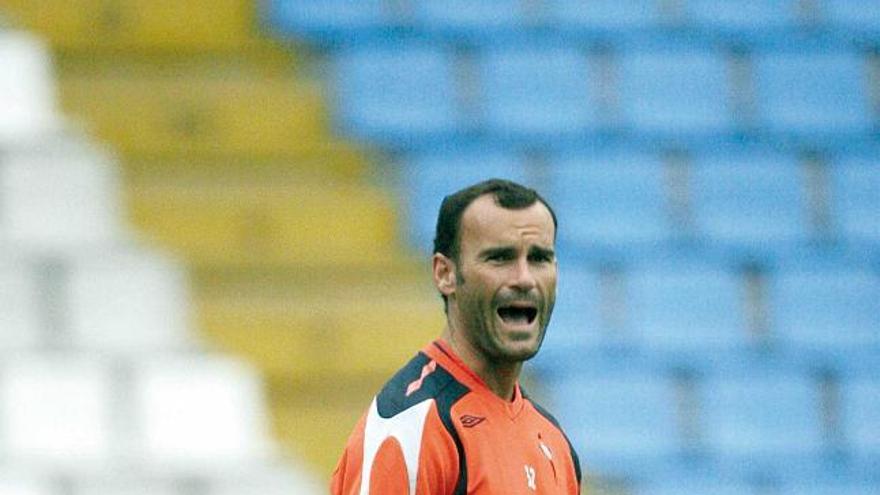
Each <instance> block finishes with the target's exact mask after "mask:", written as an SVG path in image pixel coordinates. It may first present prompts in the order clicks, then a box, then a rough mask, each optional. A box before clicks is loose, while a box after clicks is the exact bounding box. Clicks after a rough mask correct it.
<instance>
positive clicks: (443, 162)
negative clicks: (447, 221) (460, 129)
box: [399, 147, 530, 253]
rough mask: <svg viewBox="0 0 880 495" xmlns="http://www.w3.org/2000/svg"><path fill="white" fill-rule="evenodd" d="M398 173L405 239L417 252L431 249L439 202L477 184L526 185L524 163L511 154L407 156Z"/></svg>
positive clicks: (468, 151) (466, 151)
mask: <svg viewBox="0 0 880 495" xmlns="http://www.w3.org/2000/svg"><path fill="white" fill-rule="evenodd" d="M403 167H404V168H403V170H402V174H401V175H402V178H401V188H400V191H399V194H400V196H401V198H402V199H403V201H404V205H405V206H404V208H405V209H406V222H407V225H408V229H407V230H408V238H409V241H410V243H411V245H412V246H414V247H416V248H417V249H418V250H419V251H420V252H423V253H430V252H431V250H432V249H433V242H434V233H435V228H436V226H437V214H438V212H439V211H440V203H442V202H443V198H444V197H445V196H446V195H448V194H452V193H454V192H455V191H457V190H459V189H461V188H463V187H466V186H469V185H471V184H474V183H476V182H479V181H481V180H486V179H492V178H499V179H508V180H513V181H516V182H519V183H529V182H530V181H529V177H528V174H527V168H526V166H525V164H524V159H523V158H522V157H521V156H518V155H516V154H515V153H513V152H511V151H506V150H497V149H489V148H476V147H475V148H462V149H454V150H446V151H436V152H425V153H416V154H411V155H409V156H408V157H407V159H406V161H405V163H404V165H403Z"/></svg>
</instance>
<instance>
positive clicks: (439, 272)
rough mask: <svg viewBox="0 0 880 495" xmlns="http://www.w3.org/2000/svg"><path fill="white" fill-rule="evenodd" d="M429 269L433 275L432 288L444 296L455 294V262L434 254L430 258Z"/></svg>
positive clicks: (456, 283)
mask: <svg viewBox="0 0 880 495" xmlns="http://www.w3.org/2000/svg"><path fill="white" fill-rule="evenodd" d="M431 264H432V266H431V268H432V273H433V275H434V286H435V287H437V290H438V291H440V293H441V294H443V295H444V296H447V297H448V296H451V295H452V294H454V293H455V288H456V286H457V285H458V281H457V280H456V279H455V262H454V261H452V260H451V259H449V258H447V257H446V256H445V255H443V254H441V253H434V257H433V258H431Z"/></svg>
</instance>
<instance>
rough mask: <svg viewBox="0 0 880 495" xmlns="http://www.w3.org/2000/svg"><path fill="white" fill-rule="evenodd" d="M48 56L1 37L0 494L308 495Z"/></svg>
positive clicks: (26, 38) (238, 364) (20, 40)
mask: <svg viewBox="0 0 880 495" xmlns="http://www.w3.org/2000/svg"><path fill="white" fill-rule="evenodd" d="M7 7H9V8H10V9H16V8H18V10H16V12H17V14H19V15H21V16H22V17H24V18H28V15H32V14H33V15H37V14H41V13H48V12H49V11H50V10H51V5H47V4H41V5H40V6H35V5H30V4H28V5H19V6H18V7H16V6H15V5H12V4H11V3H9V4H7V3H3V4H0V10H3V12H4V13H5V12H6V10H5V9H6V8H7ZM28 7H33V9H31V10H28ZM81 7H82V6H81ZM63 8H64V7H58V9H59V10H62V11H63ZM44 9H45V10H44ZM52 12H54V13H56V14H57V13H58V11H57V10H56V11H52ZM35 13H36V14H35ZM91 14H92V15H93V14H94V12H91ZM50 17H51V16H50ZM79 19H81V17H80V18H78V20H79ZM31 20H32V21H33V19H31ZM153 20H155V18H153ZM42 21H43V19H42V18H41V19H39V20H38V23H39V22H42ZM58 29H63V28H58ZM156 36H159V37H161V36H162V33H158V34H157V35H156ZM105 48H106V47H105ZM53 58H54V57H53V56H52V55H50V52H49V51H48V47H47V45H46V44H45V43H44V42H43V41H41V40H40V39H39V38H38V37H36V36H34V35H25V34H22V33H21V32H20V31H17V30H11V29H10V30H7V29H6V28H4V29H2V30H0V67H2V70H0V74H2V75H0V80H2V81H3V84H4V85H5V86H4V87H7V86H8V89H9V91H4V92H3V95H4V96H3V97H4V98H5V97H7V96H11V100H10V102H9V107H10V108H12V110H13V112H12V113H9V114H7V113H6V112H5V111H4V115H3V118H4V122H3V137H2V140H0V198H2V208H0V209H2V211H3V213H2V219H0V251H2V257H0V267H2V269H0V291H2V293H3V298H2V299H3V302H2V317H0V322H2V331H0V493H4V494H7V493H8V494H16V495H21V494H35V495H36V494H40V495H43V494H45V495H61V494H73V495H95V494H108V495H109V494H118V495H123V494H137V493H166V494H169V495H179V494H181V493H204V494H215V493H216V494H222V493H227V494H228V493H248V492H250V493H273V491H274V493H319V492H320V489H319V488H318V486H320V485H316V484H315V483H314V480H313V479H312V477H311V476H312V475H311V474H306V472H305V470H304V469H305V468H303V467H302V466H301V465H300V464H298V462H299V461H297V460H296V459H295V458H294V457H292V456H289V455H288V456H282V454H281V452H280V449H279V447H278V445H277V442H276V441H275V440H273V439H272V438H271V436H270V431H271V424H270V418H271V417H272V415H271V414H270V413H269V412H268V410H267V404H266V391H265V385H264V383H263V379H262V377H261V376H260V375H259V374H258V371H257V369H256V368H255V367H254V366H253V365H252V364H250V363H247V362H245V361H243V360H241V359H238V358H234V357H232V356H230V355H228V354H221V353H218V352H216V350H213V349H212V348H211V346H210V345H206V342H205V341H204V340H203V339H201V338H200V337H198V336H197V335H195V334H194V333H193V329H194V322H193V318H192V317H191V314H190V312H191V310H192V309H191V305H192V301H191V299H190V287H189V284H188V281H187V279H188V276H187V275H186V273H185V271H184V267H183V266H182V264H181V263H180V261H179V258H176V257H175V256H173V255H169V254H168V253H166V252H163V251H162V250H161V249H158V248H157V247H156V245H155V244H153V243H151V242H150V241H147V240H145V238H144V236H143V234H141V233H137V232H136V229H133V228H131V227H132V226H131V224H130V223H129V222H128V221H127V219H126V218H125V216H124V203H125V201H124V199H123V196H124V189H123V180H124V177H125V176H126V175H127V173H126V172H127V171H124V170H121V167H120V163H119V161H118V157H117V156H116V155H114V154H111V153H109V152H107V151H106V150H105V149H106V148H105V146H104V145H102V144H99V143H98V142H96V141H95V140H94V138H93V136H90V135H89V134H88V130H87V128H86V126H83V125H82V124H81V123H80V122H78V121H76V120H75V119H74V118H70V115H71V114H69V113H67V112H66V111H63V110H59V108H58V106H59V103H58V101H57V100H56V94H58V93H59V92H58V91H57V90H56V87H57V86H58V85H63V84H64V83H63V82H59V80H58V79H56V76H55V70H54V69H53ZM61 58H64V57H61ZM60 65H64V64H63V63H62V64H60ZM79 70H81V68H80V69H79ZM59 72H60V73H62V76H60V77H61V80H63V78H64V76H63V73H64V72H65V69H63V68H62V70H60V71H59ZM60 93H64V92H63V91H61V92H60ZM16 95H19V96H22V95H23V96H22V97H19V96H16ZM62 99H63V94H62ZM18 107H20V108H18ZM19 110H21V113H18V111H19ZM118 111H119V110H117V112H118ZM7 117H10V118H9V119H8V122H7V121H6V120H5V119H6V118H7ZM193 490H195V491H193Z"/></svg>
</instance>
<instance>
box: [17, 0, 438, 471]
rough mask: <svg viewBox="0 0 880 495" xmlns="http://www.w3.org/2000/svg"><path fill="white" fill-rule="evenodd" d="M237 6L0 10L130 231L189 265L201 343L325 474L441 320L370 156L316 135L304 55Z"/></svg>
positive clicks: (86, 4) (48, 4)
mask: <svg viewBox="0 0 880 495" xmlns="http://www.w3.org/2000/svg"><path fill="white" fill-rule="evenodd" d="M254 9H255V6H254V5H253V3H252V2H249V1H245V0H219V1H216V0H193V1H189V2H177V1H176V0H175V1H172V0H46V1H41V2H32V1H30V0H0V10H3V11H4V12H5V13H6V14H8V18H9V19H11V21H12V22H13V23H14V24H17V25H21V26H23V27H25V28H28V29H31V30H33V31H35V32H37V33H39V34H41V35H42V36H44V37H46V38H47V39H49V40H50V42H51V44H52V47H53V54H54V57H55V59H56V61H57V66H56V67H57V78H58V88H59V96H60V99H61V104H62V106H63V108H64V111H65V113H66V114H69V115H72V116H74V117H78V118H80V119H82V121H83V124H84V125H85V126H86V127H88V128H89V129H90V130H91V131H92V133H93V134H94V135H97V136H98V137H99V138H101V139H102V140H104V141H106V142H107V143H108V144H109V145H110V146H111V147H112V148H113V149H115V150H116V151H117V153H118V155H119V159H120V162H121V166H122V169H123V170H122V172H123V176H124V178H125V189H126V190H125V197H126V202H127V205H128V211H129V213H130V216H131V220H132V223H133V224H134V225H136V226H137V227H139V228H140V232H141V234H142V235H143V236H144V237H145V238H147V239H152V240H153V241H155V242H156V243H158V244H160V245H161V246H164V247H165V248H166V249H168V250H169V251H171V252H174V253H177V254H178V255H180V256H181V257H182V258H183V259H184V260H185V261H186V262H187V263H188V265H189V266H190V272H191V274H192V281H193V292H192V293H193V302H194V306H195V309H196V316H195V319H196V322H197V326H198V327H199V329H200V330H202V331H203V334H204V336H205V338H206V340H207V341H208V343H209V344H210V343H212V342H213V344H214V345H216V346H217V347H218V348H222V349H224V350H226V351H229V352H232V353H235V354H238V355H241V356H244V357H245V358H246V359H248V360H249V361H252V362H253V363H254V364H256V366H257V367H258V368H259V369H261V370H263V371H264V373H265V376H266V378H267V383H268V389H269V396H270V408H271V410H272V414H273V417H274V419H275V426H276V431H277V432H278V435H279V439H280V440H281V442H282V444H283V447H284V448H285V449H286V450H289V451H291V452H296V453H297V455H299V456H300V457H301V458H302V459H304V460H306V461H307V462H308V463H309V464H311V466H312V467H314V468H315V470H316V471H317V472H318V473H319V474H321V475H324V476H325V477H329V474H330V472H331V470H332V468H333V466H334V465H335V461H336V459H337V458H338V456H339V455H340V453H341V451H342V448H343V445H344V441H345V438H346V437H347V435H348V434H349V432H350V431H351V429H352V428H353V426H354V423H355V421H356V419H357V417H358V416H360V414H361V413H362V412H363V411H364V410H365V407H366V405H367V404H368V403H369V398H370V396H372V394H374V393H375V391H376V390H377V388H378V387H379V386H380V385H381V383H382V382H383V381H384V380H385V379H387V374H388V372H389V371H391V370H394V369H396V368H397V367H398V366H399V365H400V364H402V363H403V362H405V361H406V360H407V359H408V358H409V357H410V356H411V355H412V354H413V352H415V350H417V349H418V348H419V347H421V346H422V345H424V344H425V343H426V342H428V341H430V340H431V339H432V338H434V337H435V336H436V335H437V334H438V332H439V330H440V327H441V325H442V321H441V320H442V313H440V311H439V308H440V303H439V301H438V300H437V298H436V295H435V294H434V293H433V290H432V288H431V284H430V278H429V274H428V268H427V265H426V264H425V263H424V262H422V263H421V264H419V263H416V262H414V261H413V259H412V258H411V255H410V254H407V252H406V251H405V250H403V248H402V247H401V245H400V244H401V243H400V242H399V241H398V239H397V230H398V226H397V222H398V219H397V217H396V213H395V207H394V206H395V205H393V204H392V203H391V200H390V199H389V198H388V197H387V196H386V195H385V194H384V193H383V192H382V190H381V189H380V188H379V187H376V186H375V185H373V184H370V183H369V182H368V174H369V171H370V160H371V159H372V158H374V157H372V156H371V155H370V153H369V150H365V149H363V148H361V147H359V146H358V145H356V144H354V143H351V142H346V141H343V140H341V139H339V138H337V137H336V136H335V135H334V134H333V132H332V130H331V128H330V125H329V118H328V111H327V107H326V99H325V95H324V94H323V91H322V88H321V86H320V84H319V83H318V82H317V81H316V80H315V79H314V78H312V77H311V74H310V73H309V71H310V70H311V68H312V67H311V66H310V55H309V53H308V52H306V51H305V50H302V49H301V48H299V47H298V46H296V45H291V44H290V43H289V42H288V43H285V45H284V46H283V47H281V46H279V45H277V44H276V43H275V42H273V41H269V40H268V39H267V38H266V37H263V35H262V34H261V33H260V29H259V27H258V26H257V22H256V20H255V15H254ZM346 391H348V392H346Z"/></svg>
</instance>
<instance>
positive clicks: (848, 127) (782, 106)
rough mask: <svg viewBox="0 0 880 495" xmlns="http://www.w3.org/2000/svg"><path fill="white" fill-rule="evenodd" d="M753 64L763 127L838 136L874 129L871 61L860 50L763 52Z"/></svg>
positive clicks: (787, 134) (814, 136)
mask: <svg viewBox="0 0 880 495" xmlns="http://www.w3.org/2000/svg"><path fill="white" fill-rule="evenodd" d="M754 63H755V93H756V107H757V113H758V125H759V126H760V128H761V129H763V130H764V131H767V132H769V133H771V135H775V136H780V137H794V138H803V139H834V140H839V139H846V138H850V137H853V136H854V135H855V137H859V135H862V134H864V133H867V132H869V131H871V129H872V127H873V124H874V123H873V122H872V117H871V105H870V101H869V99H868V94H867V93H868V88H867V84H866V82H867V80H868V78H867V74H866V61H865V60H864V59H863V58H861V57H860V56H859V55H858V54H857V53H855V52H852V53H850V52H831V51H812V52H803V51H802V52H799V53H763V54H759V55H757V56H756V57H755V59H754Z"/></svg>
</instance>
